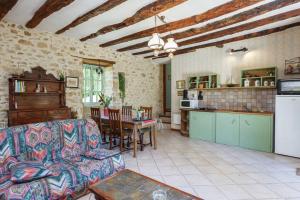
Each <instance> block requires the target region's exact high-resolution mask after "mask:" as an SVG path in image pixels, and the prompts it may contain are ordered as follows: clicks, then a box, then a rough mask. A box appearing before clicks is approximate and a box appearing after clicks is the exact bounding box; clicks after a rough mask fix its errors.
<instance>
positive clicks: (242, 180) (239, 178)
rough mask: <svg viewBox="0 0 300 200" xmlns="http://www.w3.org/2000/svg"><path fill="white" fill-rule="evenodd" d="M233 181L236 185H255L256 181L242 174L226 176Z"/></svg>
mask: <svg viewBox="0 0 300 200" xmlns="http://www.w3.org/2000/svg"><path fill="white" fill-rule="evenodd" d="M226 176H227V177H229V178H230V179H231V180H233V182H234V183H236V184H254V183H256V181H255V180H254V179H252V178H250V177H249V176H247V175H246V174H242V173H234V174H226Z"/></svg>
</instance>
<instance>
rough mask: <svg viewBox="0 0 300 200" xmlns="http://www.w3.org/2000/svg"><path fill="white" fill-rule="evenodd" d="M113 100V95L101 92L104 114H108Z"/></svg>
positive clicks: (100, 99)
mask: <svg viewBox="0 0 300 200" xmlns="http://www.w3.org/2000/svg"><path fill="white" fill-rule="evenodd" d="M111 101H112V97H109V96H105V95H104V93H103V92H101V93H100V94H99V102H100V105H101V106H104V116H108V107H109V105H110V103H111Z"/></svg>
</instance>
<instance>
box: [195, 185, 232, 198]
mask: <svg viewBox="0 0 300 200" xmlns="http://www.w3.org/2000/svg"><path fill="white" fill-rule="evenodd" d="M193 188H194V190H195V192H196V193H197V194H198V196H199V197H200V198H202V199H205V200H227V198H226V197H225V195H224V194H223V193H222V192H221V191H220V190H219V189H218V188H217V187H215V186H194V187H193Z"/></svg>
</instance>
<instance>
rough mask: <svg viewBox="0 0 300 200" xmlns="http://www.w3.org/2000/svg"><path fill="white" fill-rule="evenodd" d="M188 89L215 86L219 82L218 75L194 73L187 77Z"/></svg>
mask: <svg viewBox="0 0 300 200" xmlns="http://www.w3.org/2000/svg"><path fill="white" fill-rule="evenodd" d="M188 84H189V85H188V87H189V89H191V90H192V89H199V90H201V89H209V88H217V87H218V85H219V84H220V82H219V75H217V74H207V75H204V74H203V75H195V76H190V77H189V78H188Z"/></svg>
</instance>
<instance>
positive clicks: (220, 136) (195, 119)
mask: <svg viewBox="0 0 300 200" xmlns="http://www.w3.org/2000/svg"><path fill="white" fill-rule="evenodd" d="M189 134H190V137H191V138H195V139H202V140H206V141H210V142H216V143H220V144H226V145H233V146H240V147H244V148H248V149H253V150H258V151H265V152H272V151H273V115H272V114H266V115H264V114H253V113H249V114H241V113H234V112H197V111H191V112H190V132H189Z"/></svg>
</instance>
